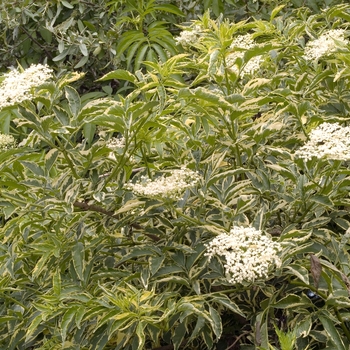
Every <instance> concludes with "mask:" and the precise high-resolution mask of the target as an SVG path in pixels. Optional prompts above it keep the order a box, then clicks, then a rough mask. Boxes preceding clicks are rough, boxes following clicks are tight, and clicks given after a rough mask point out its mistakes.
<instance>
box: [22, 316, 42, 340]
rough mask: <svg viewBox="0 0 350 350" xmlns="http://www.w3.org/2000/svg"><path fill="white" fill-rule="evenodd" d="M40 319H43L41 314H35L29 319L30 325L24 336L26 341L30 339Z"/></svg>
mask: <svg viewBox="0 0 350 350" xmlns="http://www.w3.org/2000/svg"><path fill="white" fill-rule="evenodd" d="M42 320H43V319H42V315H38V316H35V317H34V319H33V320H32V321H31V323H30V326H29V327H28V329H27V332H26V338H25V341H26V342H29V341H30V340H31V338H32V335H33V333H34V332H35V331H36V330H37V328H38V326H39V325H40V323H41V322H42Z"/></svg>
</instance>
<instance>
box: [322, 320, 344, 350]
mask: <svg viewBox="0 0 350 350" xmlns="http://www.w3.org/2000/svg"><path fill="white" fill-rule="evenodd" d="M318 318H319V320H320V321H321V323H322V325H323V327H324V329H325V331H326V332H327V334H328V336H329V340H330V341H331V342H332V343H333V344H334V345H335V346H336V349H337V350H346V347H345V345H344V342H343V340H342V338H341V336H340V334H339V332H338V330H337V328H336V327H335V325H334V322H333V321H332V320H331V319H330V318H329V317H327V316H326V315H322V314H319V316H318Z"/></svg>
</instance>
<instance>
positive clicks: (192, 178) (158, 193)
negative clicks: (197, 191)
mask: <svg viewBox="0 0 350 350" xmlns="http://www.w3.org/2000/svg"><path fill="white" fill-rule="evenodd" d="M199 180H200V176H199V175H198V173H196V172H194V171H192V170H189V169H186V168H181V169H175V170H172V171H171V175H170V176H165V175H164V174H163V175H162V176H160V177H158V178H156V179H155V180H151V179H149V178H147V177H145V176H142V177H141V181H139V182H137V183H131V182H130V183H128V184H126V185H125V188H126V189H128V190H131V191H133V192H134V193H135V194H136V195H138V196H144V197H149V198H163V199H168V198H169V199H173V200H179V199H181V197H182V195H183V193H184V191H185V190H186V189H188V188H191V187H193V186H195V185H196V184H197V183H198V182H199Z"/></svg>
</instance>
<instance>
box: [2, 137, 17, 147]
mask: <svg viewBox="0 0 350 350" xmlns="http://www.w3.org/2000/svg"><path fill="white" fill-rule="evenodd" d="M15 146H16V140H15V138H14V137H13V136H12V135H6V134H0V149H2V150H4V149H10V148H13V147H15Z"/></svg>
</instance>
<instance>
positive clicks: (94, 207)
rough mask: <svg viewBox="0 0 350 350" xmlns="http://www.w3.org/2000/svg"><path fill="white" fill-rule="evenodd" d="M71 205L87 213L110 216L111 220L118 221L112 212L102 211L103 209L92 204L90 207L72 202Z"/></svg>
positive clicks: (83, 203)
mask: <svg viewBox="0 0 350 350" xmlns="http://www.w3.org/2000/svg"><path fill="white" fill-rule="evenodd" d="M73 205H74V206H75V207H77V208H80V209H83V210H86V211H88V210H89V211H95V212H97V213H101V214H105V215H107V216H110V217H112V218H115V219H119V216H118V215H115V214H114V212H113V211H109V210H106V209H103V208H101V207H99V206H98V205H94V204H91V205H90V204H87V203H85V202H74V203H73Z"/></svg>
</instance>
